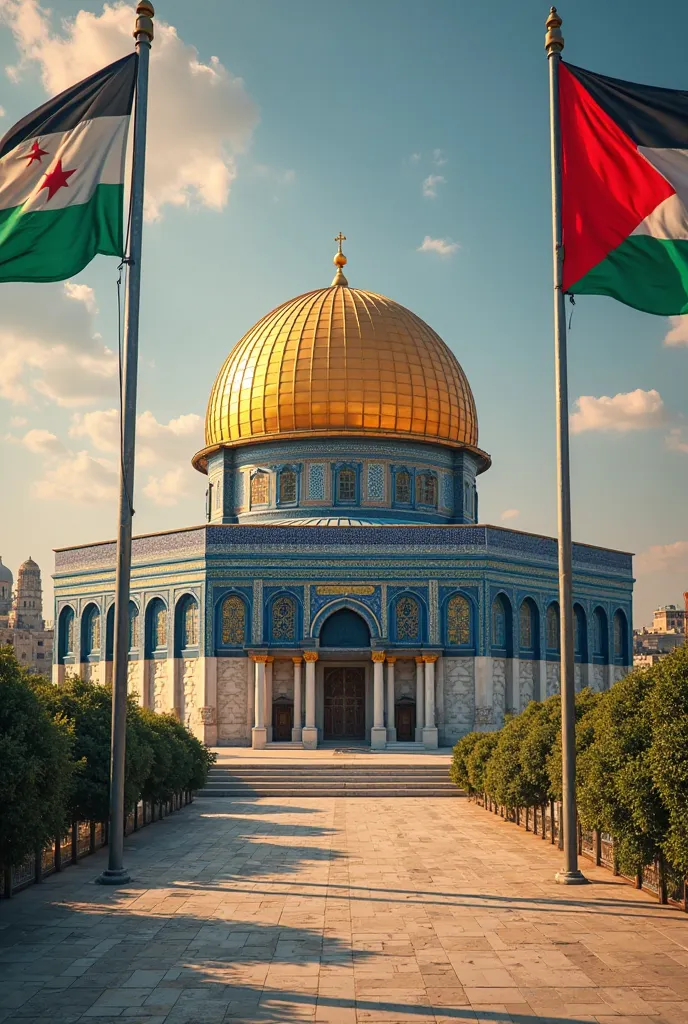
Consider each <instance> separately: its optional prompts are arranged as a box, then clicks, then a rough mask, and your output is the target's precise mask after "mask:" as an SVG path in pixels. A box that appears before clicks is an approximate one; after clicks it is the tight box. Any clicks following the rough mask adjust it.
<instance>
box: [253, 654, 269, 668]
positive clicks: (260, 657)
mask: <svg viewBox="0 0 688 1024" xmlns="http://www.w3.org/2000/svg"><path fill="white" fill-rule="evenodd" d="M249 658H250V659H251V661H255V662H256V664H258V665H266V664H267V662H268V656H267V654H249Z"/></svg>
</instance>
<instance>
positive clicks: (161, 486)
mask: <svg viewBox="0 0 688 1024" xmlns="http://www.w3.org/2000/svg"><path fill="white" fill-rule="evenodd" d="M183 476H184V471H183V469H182V468H181V466H179V467H177V469H170V470H168V471H167V473H163V475H162V476H150V477H149V478H148V483H147V484H146V486H145V487H144V488H143V493H144V494H145V495H146V497H147V498H150V499H151V501H152V502H153V503H154V504H155V505H176V504H177V502H178V500H179V497H180V495H181V494H183V493H185V492H186V488H185V487H184V481H183Z"/></svg>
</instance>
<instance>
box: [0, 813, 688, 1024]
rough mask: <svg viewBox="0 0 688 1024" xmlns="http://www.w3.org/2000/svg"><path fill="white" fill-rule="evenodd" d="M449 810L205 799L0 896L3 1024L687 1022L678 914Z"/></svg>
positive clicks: (515, 832) (687, 981)
mask: <svg viewBox="0 0 688 1024" xmlns="http://www.w3.org/2000/svg"><path fill="white" fill-rule="evenodd" d="M559 861H560V854H559V852H558V851H557V850H555V849H554V848H553V847H552V846H551V845H550V844H549V843H545V842H542V841H539V840H538V839H535V838H534V837H532V836H531V835H529V834H526V833H524V832H522V831H521V830H519V829H517V828H515V827H514V826H513V825H509V824H508V823H506V822H504V821H502V820H501V819H500V818H496V817H494V816H493V815H489V814H486V813H485V812H484V811H483V810H481V809H480V808H478V807H475V806H474V805H472V804H469V803H468V802H467V801H466V800H465V799H464V800H453V801H449V802H448V801H446V800H443V799H441V798H439V799H432V798H396V799H380V800H366V799H356V798H344V797H341V798H305V797H304V798H301V799H297V798H264V799H259V800H255V801H249V800H230V799H227V798H217V799H213V798H211V799H205V800H203V801H198V802H196V803H195V804H194V805H192V806H191V807H188V808H186V809H185V810H183V811H181V812H179V813H177V814H175V815H172V816H171V817H169V818H167V819H165V820H164V821H162V822H158V823H156V824H155V825H153V826H151V827H150V828H146V829H144V830H143V831H141V832H139V833H136V834H135V835H133V836H130V837H128V838H127V840H126V865H127V868H128V869H129V870H130V872H131V874H132V882H131V883H130V884H129V885H127V886H126V887H125V888H123V889H119V890H109V889H103V888H101V887H100V886H97V885H95V884H94V883H93V880H94V878H95V877H96V876H97V874H98V873H99V871H101V870H102V868H103V867H104V866H105V863H106V852H105V851H101V852H99V853H98V854H96V855H95V856H93V857H90V858H86V859H85V860H83V861H81V862H80V863H79V864H78V865H76V866H74V867H69V868H67V869H66V870H65V871H64V872H62V873H61V874H59V875H55V876H52V877H51V878H49V879H47V880H46V882H45V883H43V884H42V885H39V886H34V887H32V888H31V889H28V890H27V891H25V892H24V893H21V894H19V895H18V896H17V897H16V898H15V899H13V900H12V901H8V902H3V903H2V904H0V1022H2V1024H38V1022H47V1021H50V1022H51V1024H83V1022H90V1021H92V1022H94V1024H107V1022H109V1021H113V1022H115V1021H117V1022H119V1024H125V1022H127V1024H136V1022H146V1024H201V1022H202V1024H215V1022H217V1024H225V1022H227V1024H263V1022H266V1024H267V1022H273V1024H293V1022H302V1021H304V1022H309V1024H362V1022H370V1024H402V1022H403V1024H410V1022H414V1024H426V1022H433V1024H469V1022H471V1024H474V1022H476V1021H487V1022H492V1024H509V1022H511V1024H539V1022H543V1021H560V1022H568V1024H588V1022H593V1024H631V1022H632V1024H648V1022H651V1024H688V918H687V917H686V915H684V914H682V913H681V912H680V911H678V910H674V909H671V908H666V907H660V906H658V905H657V904H656V903H655V902H653V901H652V900H651V899H650V898H649V897H648V896H647V895H646V894H644V893H640V892H637V891H636V890H634V889H632V888H630V887H629V886H627V885H626V884H624V883H623V882H622V881H620V880H619V879H617V878H614V877H613V876H612V875H611V874H610V873H608V872H606V871H604V870H603V869H601V868H594V867H591V866H589V865H588V864H587V863H585V862H584V864H583V867H584V870H585V873H586V875H587V876H588V877H589V878H590V881H591V884H590V885H587V886H582V887H576V888H560V887H559V886H557V885H556V884H555V882H554V872H555V871H556V869H557V868H558V867H559V866H560V864H559Z"/></svg>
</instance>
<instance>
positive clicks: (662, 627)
mask: <svg viewBox="0 0 688 1024" xmlns="http://www.w3.org/2000/svg"><path fill="white" fill-rule="evenodd" d="M652 632H653V633H683V634H685V632H686V611H685V609H684V608H679V607H678V606H677V605H675V604H665V605H664V607H662V608H658V609H657V611H656V612H655V614H654V619H653V620H652Z"/></svg>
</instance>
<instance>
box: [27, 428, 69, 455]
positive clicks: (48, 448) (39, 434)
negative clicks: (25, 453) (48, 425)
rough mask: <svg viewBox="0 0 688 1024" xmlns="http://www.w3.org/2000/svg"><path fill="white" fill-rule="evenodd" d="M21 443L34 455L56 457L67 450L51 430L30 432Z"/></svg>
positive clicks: (36, 429)
mask: <svg viewBox="0 0 688 1024" xmlns="http://www.w3.org/2000/svg"><path fill="white" fill-rule="evenodd" d="M21 441H22V444H23V445H26V447H27V448H28V449H29V451H30V452H33V453H34V455H55V454H58V453H61V452H63V451H64V450H65V446H64V445H63V444H62V442H61V441H60V439H59V438H58V436H57V435H56V434H53V433H51V432H50V431H49V430H42V429H38V428H35V429H34V430H29V431H28V432H27V433H26V434H24V436H23V438H22V439H21Z"/></svg>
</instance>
